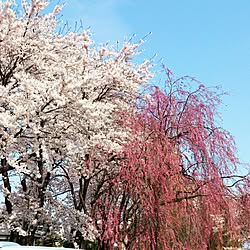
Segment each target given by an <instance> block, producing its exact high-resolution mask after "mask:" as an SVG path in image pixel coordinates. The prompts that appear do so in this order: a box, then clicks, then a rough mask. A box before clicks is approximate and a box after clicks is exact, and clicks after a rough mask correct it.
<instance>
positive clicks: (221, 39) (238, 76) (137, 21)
mask: <svg viewBox="0 0 250 250" xmlns="http://www.w3.org/2000/svg"><path fill="white" fill-rule="evenodd" d="M66 1H67V0H66ZM63 13H64V16H63V19H64V20H68V21H69V22H70V23H74V22H75V21H77V20H78V21H79V20H82V22H83V25H84V27H89V26H90V27H91V31H92V32H93V33H94V36H93V39H94V40H96V41H97V42H106V41H108V40H110V41H111V42H112V41H113V42H114V41H116V40H120V41H123V40H124V37H126V36H127V37H129V36H131V35H132V34H133V33H136V34H137V38H138V40H139V39H140V38H143V37H144V36H145V35H146V34H147V33H148V32H152V35H150V36H149V37H147V42H146V44H145V45H144V46H143V49H144V52H143V54H142V57H143V58H150V57H152V56H153V55H154V54H155V53H157V54H158V58H159V59H160V58H162V60H163V61H162V62H163V63H164V64H165V65H166V66H167V67H169V68H170V69H171V70H172V71H174V72H175V74H176V75H177V76H182V75H186V74H188V75H191V76H194V77H196V78H197V79H199V80H200V81H202V82H203V83H204V84H206V85H208V86H215V85H220V86H222V88H223V89H224V90H225V91H227V92H229V94H230V95H229V96H228V97H225V98H224V99H223V102H224V106H222V118H223V120H224V122H223V126H224V128H225V129H227V130H229V131H230V132H231V133H232V134H233V135H234V136H235V140H236V142H237V145H238V156H239V157H240V159H241V161H243V162H250V149H249V142H250V131H249V129H250V124H249V123H250V116H249V115H250V0H239V1H235V0H171V1H170V0H154V1H151V0H68V4H67V5H66V7H65V9H64V11H63Z"/></svg>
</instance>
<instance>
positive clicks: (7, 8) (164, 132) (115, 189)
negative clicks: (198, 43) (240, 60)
mask: <svg viewBox="0 0 250 250" xmlns="http://www.w3.org/2000/svg"><path fill="white" fill-rule="evenodd" d="M48 4H49V2H47V1H43V0H30V1H29V2H27V1H25V0H23V1H22V5H21V7H20V8H18V7H17V5H16V2H15V1H10V0H6V1H0V55H1V57H0V159H1V165H0V174H1V176H2V183H1V186H0V188H1V190H2V192H3V195H4V204H3V206H2V207H1V215H0V219H1V224H2V225H5V226H7V228H9V230H10V232H11V238H12V239H13V240H15V241H18V242H20V243H22V244H28V245H30V244H33V241H34V239H35V238H36V237H38V238H40V239H41V240H42V239H44V240H46V239H48V237H52V238H53V237H54V238H53V239H61V240H62V241H65V240H68V241H69V242H72V243H74V244H81V242H87V241H88V242H93V243H95V244H96V245H97V248H98V249H115V248H117V249H154V250H156V249H206V248H207V249H219V247H222V246H232V245H237V244H238V241H240V240H242V239H243V238H244V237H247V236H248V234H249V229H250V228H249V223H248V222H247V221H248V220H247V218H249V205H248V204H249V179H248V178H247V176H240V175H238V167H239V166H240V162H239V160H238V159H237V157H236V154H235V152H236V147H235V143H234V139H233V137H232V136H231V135H230V133H229V132H228V131H226V130H224V129H222V128H221V127H219V126H218V119H219V114H218V105H219V104H220V102H221V99H220V97H221V94H223V93H222V92H221V90H220V89H218V88H212V89H211V88H208V87H206V86H205V85H203V84H201V83H200V82H198V81H197V80H196V79H194V78H192V77H189V76H184V77H181V78H175V77H174V75H173V73H172V72H171V71H170V70H169V69H167V68H165V67H164V66H163V67H162V69H163V74H164V75H165V82H164V83H162V84H161V85H159V86H154V85H153V84H152V83H151V79H152V77H153V70H152V69H151V66H152V65H151V62H150V61H149V60H146V61H144V62H142V63H138V62H137V63H136V62H135V60H134V57H135V55H136V54H137V53H138V50H137V49H138V46H140V43H141V42H142V41H140V42H139V43H135V44H133V43H131V42H124V43H123V45H122V46H120V47H119V48H115V47H112V46H109V45H105V46H97V45H95V43H94V41H92V40H91V37H90V35H89V32H88V31H87V30H84V29H79V30H78V31H71V30H70V29H67V27H66V26H65V27H64V28H62V29H61V30H60V31H58V30H59V29H58V20H57V16H58V14H59V13H60V11H61V8H62V7H61V6H57V5H56V6H54V9H53V10H52V11H51V12H50V11H47V10H46V7H47V6H48Z"/></svg>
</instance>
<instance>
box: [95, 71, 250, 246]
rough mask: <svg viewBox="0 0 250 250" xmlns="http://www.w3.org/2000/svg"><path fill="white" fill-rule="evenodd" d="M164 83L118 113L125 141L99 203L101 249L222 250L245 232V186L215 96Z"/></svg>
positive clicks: (186, 80)
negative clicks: (125, 130) (117, 166)
mask: <svg viewBox="0 0 250 250" xmlns="http://www.w3.org/2000/svg"><path fill="white" fill-rule="evenodd" d="M166 75H167V80H166V84H165V88H164V89H163V90H161V89H160V88H159V87H152V88H151V89H150V90H148V91H147V94H146V95H144V97H143V98H140V99H139V101H138V106H137V110H131V112H126V113H122V117H123V126H125V127H127V128H129V131H130V133H131V140H130V141H129V142H128V143H125V144H124V147H123V150H124V151H123V153H122V157H121V159H122V161H121V170H120V173H119V175H118V176H117V177H116V179H115V180H112V181H111V183H112V188H111V189H110V193H109V194H108V193H107V194H106V196H104V197H102V199H100V200H99V202H100V204H99V205H100V206H102V209H101V210H100V211H101V213H99V216H100V223H99V226H100V225H102V228H103V233H102V235H101V238H100V239H101V240H102V249H112V247H113V246H114V245H116V246H117V247H118V249H122V247H123V248H124V249H154V250H156V249H186V250H187V249H190V250H191V249H222V247H223V246H237V245H238V244H239V242H240V240H241V239H242V237H243V236H242V235H243V234H244V233H246V232H249V223H247V222H245V223H243V221H244V220H246V218H248V217H246V216H247V214H248V213H249V211H248V208H247V207H248V206H247V204H248V202H249V199H248V198H247V197H248V196H246V195H245V196H242V193H247V189H245V190H244V192H243V191H242V190H243V189H242V187H245V188H247V183H248V179H247V178H246V176H239V175H237V174H236V173H237V167H238V166H239V164H240V163H239V160H238V159H237V157H236V156H235V143H234V140H233V137H232V136H231V135H230V133H229V132H228V131H226V130H224V129H222V128H220V127H219V126H218V121H219V114H218V104H220V102H221V99H220V96H221V94H223V93H220V90H219V89H218V88H217V89H216V88H215V89H209V88H207V87H205V86H204V85H202V84H200V83H199V82H198V81H196V80H195V79H194V78H191V77H188V76H186V77H182V78H180V79H177V80H176V79H175V78H174V77H173V74H172V72H171V71H169V70H168V69H166ZM243 203H245V205H244V204H243ZM240 211H241V212H240ZM243 214H245V217H244V219H243V218H241V216H242V215H243ZM242 223H243V224H244V227H243V224H242Z"/></svg>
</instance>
